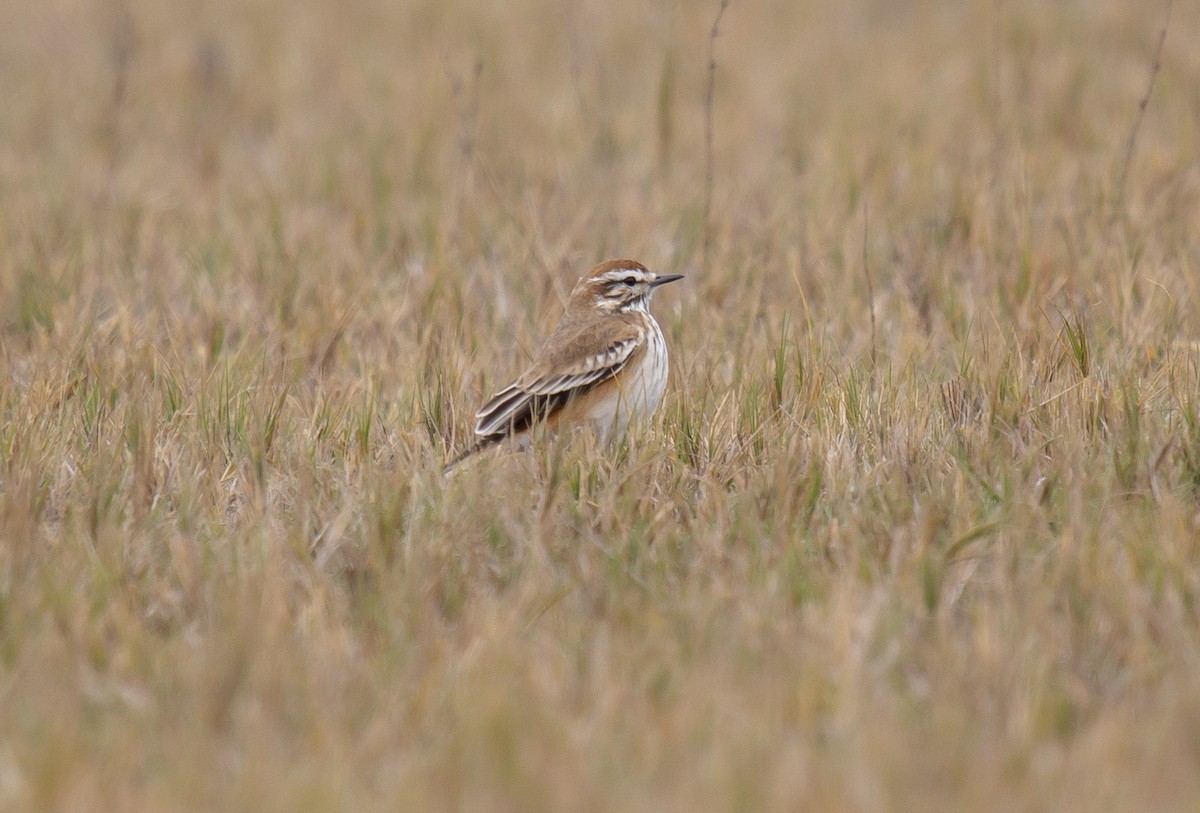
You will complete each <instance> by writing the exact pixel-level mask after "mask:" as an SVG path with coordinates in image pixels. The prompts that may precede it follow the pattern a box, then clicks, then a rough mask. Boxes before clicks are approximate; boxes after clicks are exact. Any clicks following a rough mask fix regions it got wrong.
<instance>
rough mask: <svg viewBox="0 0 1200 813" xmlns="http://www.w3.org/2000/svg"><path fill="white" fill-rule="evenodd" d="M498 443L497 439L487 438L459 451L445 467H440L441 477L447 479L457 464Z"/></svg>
mask: <svg viewBox="0 0 1200 813" xmlns="http://www.w3.org/2000/svg"><path fill="white" fill-rule="evenodd" d="M499 442H500V438H499V437H488V438H483V439H482V440H478V441H476V442H475V443H472V444H471V445H470V446H468V447H467V448H466V449H464V450H463V451H461V452H459V453H458V454H457V455H455V456H454V459H453V460H451V461H450V462H449V463H447V464H446V465H445V466H443V467H442V476H443V477H449V476H450V475H451V474H453V473H454V471H455V469H457V468H458V466H459V464H461V463H462V462H463V461H464V460H466V459H467V458H468V457H471V456H472V455H474V454H475V453H476V452H482V451H483V450H484V449H486V448H488V447H489V446H494V445H496V444H497V443H499Z"/></svg>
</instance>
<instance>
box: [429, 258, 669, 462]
mask: <svg viewBox="0 0 1200 813" xmlns="http://www.w3.org/2000/svg"><path fill="white" fill-rule="evenodd" d="M682 278H683V276H682V275H681V274H655V273H653V272H652V271H648V270H646V267H645V266H644V265H642V264H641V263H639V262H636V261H634V260H606V261H605V262H602V263H600V264H599V265H597V266H596V267H595V268H593V269H592V270H591V271H589V272H588V274H587V275H586V276H584V277H582V278H581V279H580V280H579V282H577V283H576V284H575V288H574V289H573V290H572V291H571V297H570V299H569V300H568V302H567V310H566V312H565V313H564V314H563V316H562V318H561V319H560V320H559V322H558V325H557V326H556V327H555V328H554V331H553V332H552V333H551V334H550V335H549V336H548V337H547V338H546V341H545V342H543V344H542V346H541V349H540V350H539V351H538V354H537V357H536V358H535V359H534V362H533V364H532V365H531V366H530V367H529V369H527V370H526V371H525V372H524V373H522V374H521V376H520V377H519V378H518V379H517V380H516V381H514V382H513V383H511V384H509V385H508V386H507V387H505V388H504V389H502V390H500V391H499V392H497V393H496V394H495V395H493V396H492V397H491V399H489V400H488V402H487V403H486V404H484V405H483V407H482V408H480V410H479V411H478V412H476V413H475V418H476V422H475V435H476V436H477V438H478V439H477V440H476V442H475V444H474V445H473V446H471V448H469V449H467V450H466V451H465V452H463V453H462V454H461V455H459V456H458V457H457V458H455V459H454V460H453V461H452V462H451V463H450V464H449V465H447V466H446V468H445V471H446V472H447V473H448V472H449V471H450V470H451V469H453V468H454V467H455V466H456V465H458V464H459V463H460V462H462V461H463V460H464V459H465V458H467V457H469V456H470V455H472V454H474V453H475V452H477V451H479V450H480V449H485V448H487V447H488V446H491V445H493V444H496V443H500V442H501V441H504V440H508V439H513V440H515V441H516V442H517V443H519V444H520V445H522V446H525V445H527V444H528V443H529V434H530V432H532V431H533V430H534V429H535V427H537V426H539V425H542V424H544V425H545V426H546V428H547V429H555V428H557V427H558V426H560V425H577V424H583V425H587V426H590V427H591V429H592V430H593V431H594V432H595V433H596V434H597V435H598V436H599V437H601V438H608V437H609V436H610V435H611V434H613V433H615V434H616V435H622V434H624V433H625V430H626V429H627V428H628V427H629V423H630V421H632V420H634V419H635V418H642V419H644V418H647V417H649V416H650V415H651V414H653V412H654V410H655V409H657V408H658V404H659V401H661V400H662V396H663V391H664V390H665V389H666V387H667V344H666V342H665V341H664V340H663V335H662V331H661V330H660V329H659V327H658V322H656V321H654V317H653V316H651V315H650V298H651V296H653V294H654V289H655V288H657V287H658V286H659V285H665V284H666V283H668V282H674V281H675V280H677V279H682Z"/></svg>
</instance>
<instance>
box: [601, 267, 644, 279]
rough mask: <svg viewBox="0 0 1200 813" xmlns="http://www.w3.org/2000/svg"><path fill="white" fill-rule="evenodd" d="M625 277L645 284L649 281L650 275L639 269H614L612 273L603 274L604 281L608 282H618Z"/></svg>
mask: <svg viewBox="0 0 1200 813" xmlns="http://www.w3.org/2000/svg"><path fill="white" fill-rule="evenodd" d="M626 277H634V278H636V279H637V281H638V282H645V281H646V280H648V279H650V274H649V273H647V272H646V271H643V270H641V269H640V268H614V269H613V270H612V271H606V272H604V279H606V280H608V281H609V282H620V281H622V280H624V279H625V278H626Z"/></svg>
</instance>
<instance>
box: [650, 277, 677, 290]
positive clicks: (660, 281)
mask: <svg viewBox="0 0 1200 813" xmlns="http://www.w3.org/2000/svg"><path fill="white" fill-rule="evenodd" d="M677 279H683V274H658V275H656V276H655V277H654V282H652V283H650V287H651V288H657V287H658V286H660V285H666V284H667V283H668V282H674V281H675V280H677Z"/></svg>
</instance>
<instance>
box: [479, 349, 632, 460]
mask: <svg viewBox="0 0 1200 813" xmlns="http://www.w3.org/2000/svg"><path fill="white" fill-rule="evenodd" d="M642 340H643V337H642V334H641V332H640V331H639V332H637V333H636V334H634V335H626V336H625V337H623V338H621V339H619V340H617V341H615V342H613V343H611V344H609V345H608V346H607V347H605V348H603V349H602V350H601V351H600V352H597V353H593V354H591V355H588V356H586V357H585V358H584V359H583V360H582V361H581V362H579V363H577V364H575V365H572V366H570V367H568V368H567V369H565V370H564V369H563V368H562V366H561V365H557V364H555V365H551V364H550V363H547V362H542V363H538V364H534V366H532V367H530V368H529V370H527V371H526V372H525V374H524V375H522V376H521V377H520V378H518V379H517V380H516V381H514V382H513V383H512V384H509V385H508V386H507V387H505V388H504V389H502V390H500V391H499V392H497V393H496V394H495V395H493V396H492V397H491V398H490V399H489V400H488V402H487V403H486V404H484V405H483V407H482V408H481V409H480V410H479V411H478V412H477V413H475V417H476V419H477V420H476V423H475V434H476V435H479V436H481V437H484V438H487V437H491V436H496V435H507V434H510V433H512V432H520V431H522V430H524V429H527V428H529V427H530V426H532V425H533V424H534V423H536V422H537V421H540V420H544V419H545V418H546V417H548V416H549V415H550V414H551V413H553V412H555V411H557V410H558V409H561V408H562V407H563V406H565V405H566V403H567V402H568V401H569V400H570V399H571V398H573V397H575V396H577V395H579V394H581V393H583V392H586V391H587V390H588V389H590V388H591V387H594V386H595V385H596V384H599V383H600V382H602V381H605V380H607V379H609V378H612V377H613V376H614V375H616V374H617V373H619V372H620V371H621V369H622V368H623V367H624V366H625V364H626V363H627V362H628V361H629V359H630V358H632V357H633V354H634V352H635V351H636V350H637V349H638V346H639V345H641V343H642ZM551 361H553V360H551ZM547 367H551V369H546V368H547Z"/></svg>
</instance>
